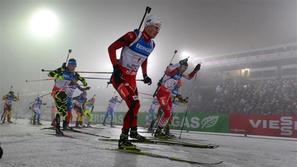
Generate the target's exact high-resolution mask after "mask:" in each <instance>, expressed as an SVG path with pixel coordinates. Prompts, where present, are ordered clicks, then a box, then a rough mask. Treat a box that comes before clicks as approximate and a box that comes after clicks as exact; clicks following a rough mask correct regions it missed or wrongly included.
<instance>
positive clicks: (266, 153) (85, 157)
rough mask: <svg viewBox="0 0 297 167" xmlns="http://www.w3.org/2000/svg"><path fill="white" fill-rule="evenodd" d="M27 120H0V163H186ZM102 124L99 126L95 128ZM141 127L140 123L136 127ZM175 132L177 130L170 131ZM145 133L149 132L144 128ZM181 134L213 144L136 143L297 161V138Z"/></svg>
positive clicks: (198, 156)
mask: <svg viewBox="0 0 297 167" xmlns="http://www.w3.org/2000/svg"><path fill="white" fill-rule="evenodd" d="M43 123H44V125H42V126H32V125H30V124H29V121H28V120H25V119H22V120H20V119H18V120H17V123H13V124H1V125H0V142H1V143H2V144H1V146H2V148H3V150H4V154H3V157H2V159H0V166H1V167H35V166H36V167H43V166H45V167H46V166H48V167H59V166H61V167H62V166H63V167H73V166H75V167H93V166H94V167H95V166H96V167H97V166H98V167H99V166H100V167H101V166H102V167H121V166H122V167H150V166H151V167H191V166H202V165H192V164H188V163H183V162H176V161H171V160H167V159H158V158H152V157H147V156H141V155H134V154H127V153H121V152H116V151H111V150H107V149H106V148H117V143H116V142H103V141H98V137H96V136H90V135H86V134H79V133H74V132H66V133H67V134H69V135H72V136H74V137H75V139H71V138H66V137H56V136H54V135H50V134H54V131H53V130H41V128H43V127H49V126H50V125H49V124H50V123H49V122H43ZM96 127H98V128H83V129H81V130H82V131H86V132H90V133H96V134H99V135H106V136H111V137H113V138H118V136H119V134H120V128H121V127H120V126H117V127H116V128H110V127H109V126H106V127H104V126H102V125H96ZM99 128H102V129H99ZM140 131H143V129H140ZM174 133H175V134H176V135H178V134H179V131H174ZM143 134H144V135H150V134H148V133H143ZM183 138H188V139H195V140H196V142H197V143H215V144H219V145H220V147H219V148H216V149H199V148H188V147H180V146H167V145H148V144H137V146H139V147H140V148H141V149H142V150H144V151H149V152H154V153H158V154H162V155H170V156H176V157H182V158H186V159H189V160H195V161H204V162H213V161H220V160H223V161H224V163H223V164H220V165H216V166H217V167H295V166H296V164H297V139H289V138H273V137H259V136H248V137H244V136H240V135H234V134H230V135H229V134H212V133H197V132H196V133H194V132H190V133H187V132H185V133H183Z"/></svg>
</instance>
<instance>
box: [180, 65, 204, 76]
mask: <svg viewBox="0 0 297 167" xmlns="http://www.w3.org/2000/svg"><path fill="white" fill-rule="evenodd" d="M200 67H201V64H197V65H196V67H195V68H194V70H193V71H192V72H191V73H190V74H185V73H184V74H183V77H184V78H186V79H188V80H191V79H192V78H193V77H194V76H195V74H196V73H197V72H198V71H199V70H200Z"/></svg>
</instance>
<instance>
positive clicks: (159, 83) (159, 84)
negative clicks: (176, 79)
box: [153, 50, 177, 97]
mask: <svg viewBox="0 0 297 167" xmlns="http://www.w3.org/2000/svg"><path fill="white" fill-rule="evenodd" d="M176 53H177V50H175V51H174V54H173V56H172V58H171V60H170V63H169V64H171V63H172V61H173V59H174V57H175V55H176ZM165 75H166V74H165V72H164V74H163V76H162V77H161V79H160V80H159V82H158V87H157V89H156V90H155V92H154V94H153V97H155V96H156V94H157V92H158V90H159V88H160V86H161V83H162V80H163V78H164V77H165Z"/></svg>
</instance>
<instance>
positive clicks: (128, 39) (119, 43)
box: [108, 31, 137, 66]
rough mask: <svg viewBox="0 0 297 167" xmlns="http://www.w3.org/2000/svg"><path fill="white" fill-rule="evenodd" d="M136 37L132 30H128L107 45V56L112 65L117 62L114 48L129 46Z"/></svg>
mask: <svg viewBox="0 0 297 167" xmlns="http://www.w3.org/2000/svg"><path fill="white" fill-rule="evenodd" d="M136 37H137V36H136V34H135V33H134V32H133V31H131V32H128V33H126V34H125V35H123V36H122V37H121V38H119V39H118V40H116V41H115V42H113V43H112V44H111V45H110V46H109V47H108V54H109V58H110V61H111V63H112V65H113V66H115V65H117V64H118V59H117V55H116V50H118V49H120V48H122V47H124V46H129V45H130V44H131V43H132V42H133V41H134V40H135V39H136Z"/></svg>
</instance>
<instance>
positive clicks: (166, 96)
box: [156, 63, 197, 128]
mask: <svg viewBox="0 0 297 167" xmlns="http://www.w3.org/2000/svg"><path fill="white" fill-rule="evenodd" d="M179 66H180V64H179V63H177V64H174V65H169V66H168V67H167V68H166V71H165V76H164V78H163V80H162V83H161V85H160V87H159V89H158V92H157V94H156V96H157V99H158V101H159V104H160V108H161V109H162V110H163V112H164V114H163V115H162V117H161V118H160V121H159V124H158V126H159V127H161V128H163V127H164V126H165V125H166V124H167V122H168V121H169V119H170V118H171V115H172V93H171V92H172V90H173V89H174V88H175V87H176V85H177V84H178V82H179V80H180V79H181V78H186V79H189V80H190V79H192V78H193V77H194V76H195V74H196V72H197V71H194V70H193V71H192V72H191V73H190V74H185V73H179V72H178V67H179Z"/></svg>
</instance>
